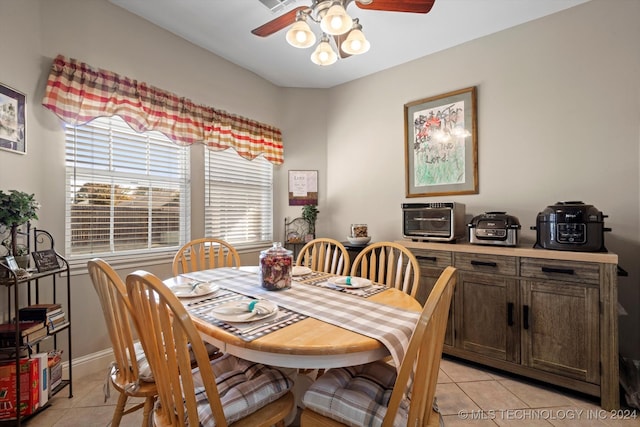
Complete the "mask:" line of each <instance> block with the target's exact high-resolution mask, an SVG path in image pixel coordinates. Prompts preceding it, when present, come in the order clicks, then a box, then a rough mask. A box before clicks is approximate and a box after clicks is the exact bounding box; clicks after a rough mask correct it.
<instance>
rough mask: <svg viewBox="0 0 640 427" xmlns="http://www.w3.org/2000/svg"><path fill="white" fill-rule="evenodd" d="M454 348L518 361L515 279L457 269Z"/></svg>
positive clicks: (517, 315) (517, 314)
mask: <svg viewBox="0 0 640 427" xmlns="http://www.w3.org/2000/svg"><path fill="white" fill-rule="evenodd" d="M458 273H459V275H458V284H457V285H456V296H455V298H456V299H455V307H456V313H455V315H456V320H455V321H456V347H459V348H461V349H463V350H467V351H471V352H474V353H478V354H482V355H485V356H489V357H493V358H495V359H499V360H504V361H508V362H516V363H518V362H519V359H520V354H519V340H520V335H519V328H520V325H519V311H518V310H517V307H518V288H517V280H515V279H510V278H504V277H500V276H493V275H488V274H480V273H468V272H461V271H460V270H458Z"/></svg>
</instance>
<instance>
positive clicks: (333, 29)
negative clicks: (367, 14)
mask: <svg viewBox="0 0 640 427" xmlns="http://www.w3.org/2000/svg"><path fill="white" fill-rule="evenodd" d="M352 2H355V4H356V6H358V7H359V8H360V9H369V10H379V11H387V12H409V13H428V12H429V11H430V10H431V8H432V7H433V3H434V2H435V0H312V2H311V6H299V7H296V8H294V9H292V10H290V11H289V12H286V13H284V14H283V15H280V16H279V17H277V18H275V19H272V20H271V21H269V22H267V23H265V24H263V25H261V26H259V27H258V28H255V29H253V30H252V31H251V32H252V33H253V34H255V35H256V36H259V37H267V36H270V35H271V34H274V33H276V32H278V31H280V30H282V29H284V28H286V27H288V26H291V28H290V29H289V31H288V32H287V41H288V42H289V44H291V45H292V46H294V47H298V48H307V47H310V46H312V45H313V44H314V43H315V41H316V36H315V34H314V32H313V31H311V28H310V27H309V25H308V24H307V19H309V20H311V21H313V22H315V23H317V24H320V27H321V29H322V37H321V39H320V43H319V44H318V46H317V47H316V49H315V51H314V52H313V53H312V54H311V60H312V61H313V62H314V63H316V64H318V65H330V64H333V63H334V62H335V61H336V60H337V58H338V55H340V58H347V57H349V56H350V55H358V54H361V53H365V52H366V51H368V50H369V42H368V41H367V40H366V38H365V37H364V34H363V33H362V25H360V21H359V19H358V18H355V19H352V18H351V17H350V16H349V15H348V14H347V12H346V8H347V6H348V5H349V4H350V3H352ZM330 37H332V38H333V40H334V42H335V45H336V47H337V50H338V54H336V53H335V52H334V50H333V48H332V47H331V45H330V44H329V41H330V40H331V39H330Z"/></svg>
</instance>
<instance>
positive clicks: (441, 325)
mask: <svg viewBox="0 0 640 427" xmlns="http://www.w3.org/2000/svg"><path fill="white" fill-rule="evenodd" d="M455 284H456V269H455V268H454V267H447V268H446V269H445V270H444V271H443V272H442V274H441V275H440V277H439V278H438V281H437V282H436V284H435V286H434V287H433V290H432V291H431V293H430V294H429V298H428V299H427V302H426V303H425V305H424V308H423V310H422V313H421V315H420V318H419V319H418V323H417V324H416V327H415V329H414V331H413V334H412V335H411V339H410V340H409V346H408V348H407V351H406V353H405V356H404V359H403V361H402V364H401V365H400V367H399V368H398V370H397V371H396V368H395V367H394V366H393V365H391V364H388V363H386V362H383V361H377V362H373V363H368V364H366V365H359V366H350V367H347V368H335V369H330V370H328V371H327V372H326V373H325V374H324V375H322V376H321V377H320V378H319V379H318V380H316V381H315V382H314V383H313V384H312V385H311V387H309V389H308V390H307V392H306V393H305V395H304V397H303V399H302V401H303V403H304V405H305V409H304V410H303V412H302V415H301V417H300V422H301V423H300V425H301V426H302V427H307V426H309V427H313V426H318V427H320V426H322V427H332V426H344V425H357V426H364V425H366V426H383V427H390V426H394V425H403V426H438V425H442V419H441V416H440V414H439V413H438V412H437V405H436V404H435V392H436V383H437V380H438V371H439V369H440V359H441V357H442V347H443V345H444V336H445V332H446V329H447V320H448V318H449V307H450V305H451V298H452V296H453V291H454V288H455ZM407 396H410V398H408V397H407Z"/></svg>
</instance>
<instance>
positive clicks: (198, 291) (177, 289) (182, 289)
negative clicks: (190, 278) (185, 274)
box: [171, 283, 220, 298]
mask: <svg viewBox="0 0 640 427" xmlns="http://www.w3.org/2000/svg"><path fill="white" fill-rule="evenodd" d="M219 289H220V287H219V286H218V285H216V284H214V283H199V284H197V285H196V287H195V288H194V287H193V285H191V284H190V283H186V284H180V285H175V286H172V287H171V291H172V292H173V293H174V294H175V295H176V296H177V297H178V298H193V297H204V296H207V295H211V294H212V293H214V292H217V291H218V290H219Z"/></svg>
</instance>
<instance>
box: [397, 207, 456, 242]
mask: <svg viewBox="0 0 640 427" xmlns="http://www.w3.org/2000/svg"><path fill="white" fill-rule="evenodd" d="M464 216H465V206H464V204H462V203H457V202H435V203H403V204H402V235H403V236H404V237H405V238H409V239H412V240H415V241H417V240H428V241H435V242H438V241H440V242H451V241H455V240H457V239H459V238H462V237H465V235H466V224H465V221H464Z"/></svg>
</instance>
